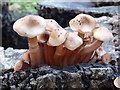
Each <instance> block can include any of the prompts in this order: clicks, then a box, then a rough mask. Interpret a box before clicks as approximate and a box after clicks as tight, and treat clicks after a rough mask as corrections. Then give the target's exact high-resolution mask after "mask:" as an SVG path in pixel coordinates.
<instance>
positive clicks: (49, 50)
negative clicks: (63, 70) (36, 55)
mask: <svg viewBox="0 0 120 90" xmlns="http://www.w3.org/2000/svg"><path fill="white" fill-rule="evenodd" d="M54 53H55V48H54V47H52V46H49V45H47V44H46V43H45V44H44V56H45V63H46V64H49V65H51V66H53V65H54V60H53V56H54Z"/></svg>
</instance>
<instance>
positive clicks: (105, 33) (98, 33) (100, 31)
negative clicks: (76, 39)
mask: <svg viewBox="0 0 120 90" xmlns="http://www.w3.org/2000/svg"><path fill="white" fill-rule="evenodd" d="M93 37H94V38H95V39H97V40H100V41H109V40H112V38H113V35H112V33H111V32H110V31H109V30H108V29H107V28H106V27H99V28H97V29H94V30H93Z"/></svg>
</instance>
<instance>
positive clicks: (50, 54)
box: [13, 14, 113, 72]
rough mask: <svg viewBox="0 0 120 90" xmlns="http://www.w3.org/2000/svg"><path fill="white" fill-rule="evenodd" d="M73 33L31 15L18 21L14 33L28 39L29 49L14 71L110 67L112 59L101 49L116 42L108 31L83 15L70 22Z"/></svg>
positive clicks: (51, 21) (50, 21)
mask: <svg viewBox="0 0 120 90" xmlns="http://www.w3.org/2000/svg"><path fill="white" fill-rule="evenodd" d="M69 25H70V28H71V29H72V30H73V32H69V31H66V30H65V29H64V28H62V27H61V26H60V25H59V24H58V23H57V22H56V21H55V20H53V19H44V18H43V17H40V16H37V15H28V16H25V17H22V18H20V19H18V20H17V21H16V22H15V23H14V25H13V29H14V31H16V32H17V33H18V34H19V35H20V36H24V37H28V46H29V49H28V50H27V52H26V53H24V54H23V55H22V57H21V58H20V60H18V62H17V63H16V64H15V66H14V71H15V72H16V71H20V70H22V69H25V68H28V67H32V68H35V67H37V66H38V65H40V64H48V65H51V66H58V67H65V66H69V65H74V64H76V63H95V61H96V58H97V57H98V56H100V57H101V58H102V61H101V62H100V63H109V62H110V61H111V55H110V54H108V53H106V52H105V51H104V50H103V49H102V48H101V47H100V46H101V45H102V43H103V42H104V41H108V40H111V39H112V38H113V35H112V33H111V32H110V31H109V30H108V29H107V28H106V27H97V26H96V21H95V19H94V18H93V17H92V16H90V15H87V14H79V15H77V16H76V17H75V18H73V19H71V20H70V22H69Z"/></svg>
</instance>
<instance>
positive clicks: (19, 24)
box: [13, 15, 46, 67]
mask: <svg viewBox="0 0 120 90" xmlns="http://www.w3.org/2000/svg"><path fill="white" fill-rule="evenodd" d="M45 26H46V21H45V19H44V18H42V17H40V16H37V15H28V16H25V17H22V18H20V19H18V20H17V21H16V22H15V23H14V25H13V29H14V31H16V32H17V33H18V34H19V35H20V36H24V37H28V45H29V51H30V59H31V63H30V64H31V67H37V65H39V64H41V63H42V62H43V61H42V59H43V58H42V57H43V56H42V50H41V49H40V48H42V47H39V45H38V41H37V36H38V35H40V34H43V33H44V31H45Z"/></svg>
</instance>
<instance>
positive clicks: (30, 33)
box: [13, 15, 46, 38]
mask: <svg viewBox="0 0 120 90" xmlns="http://www.w3.org/2000/svg"><path fill="white" fill-rule="evenodd" d="M45 26H46V21H45V19H44V18H43V17H40V16H37V15H27V16H25V17H22V18H20V19H18V20H17V21H16V22H15V23H14V25H13V29H14V31H15V32H17V33H18V34H19V35H20V36H25V37H29V38H33V37H35V36H37V35H40V34H42V33H43V32H44V31H45Z"/></svg>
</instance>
